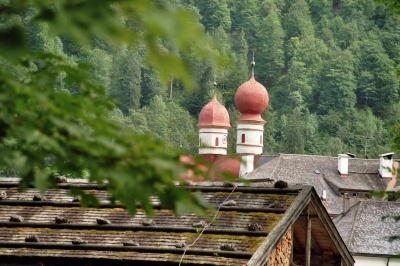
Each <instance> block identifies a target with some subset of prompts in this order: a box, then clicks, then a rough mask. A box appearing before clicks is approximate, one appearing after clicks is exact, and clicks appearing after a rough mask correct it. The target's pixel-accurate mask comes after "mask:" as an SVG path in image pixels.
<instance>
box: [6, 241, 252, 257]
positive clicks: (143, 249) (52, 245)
mask: <svg viewBox="0 0 400 266" xmlns="http://www.w3.org/2000/svg"><path fill="white" fill-rule="evenodd" d="M0 247H6V248H34V249H61V250H98V251H103V250H105V251H134V252H148V253H171V254H183V251H184V249H183V248H162V247H146V246H123V245H122V244H121V246H115V245H93V244H82V245H74V244H61V243H30V242H5V243H0ZM216 253H218V256H220V257H226V258H243V259H247V258H250V257H251V255H252V253H251V252H244V251H223V250H219V249H218V250H204V249H187V250H186V254H188V255H203V256H215V254H216ZM117 260H120V258H117Z"/></svg>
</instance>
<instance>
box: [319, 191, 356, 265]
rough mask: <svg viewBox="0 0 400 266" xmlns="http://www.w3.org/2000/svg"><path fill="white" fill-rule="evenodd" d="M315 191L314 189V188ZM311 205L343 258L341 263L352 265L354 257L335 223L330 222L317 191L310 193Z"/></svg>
mask: <svg viewBox="0 0 400 266" xmlns="http://www.w3.org/2000/svg"><path fill="white" fill-rule="evenodd" d="M314 192H315V190H314ZM311 205H312V206H313V208H314V210H315V211H316V212H317V214H318V216H320V219H321V222H322V224H323V225H324V226H325V228H326V230H327V232H328V234H329V236H330V238H331V239H332V242H333V243H334V244H335V246H336V248H337V249H338V251H339V253H340V255H341V256H342V259H343V264H344V265H346V266H352V265H354V262H355V261H354V258H353V256H352V255H351V253H350V251H349V249H348V248H347V246H346V244H345V243H344V241H343V239H342V237H341V236H340V234H339V232H338V230H337V229H336V227H335V225H334V224H333V222H332V219H331V217H330V216H329V214H328V213H327V212H326V209H325V207H324V205H323V204H322V202H321V200H320V199H319V196H318V195H317V193H312V195H311Z"/></svg>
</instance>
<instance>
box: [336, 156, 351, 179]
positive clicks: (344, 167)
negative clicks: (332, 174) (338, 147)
mask: <svg viewBox="0 0 400 266" xmlns="http://www.w3.org/2000/svg"><path fill="white" fill-rule="evenodd" d="M338 171H339V173H340V175H341V176H348V175H349V156H348V155H347V154H338Z"/></svg>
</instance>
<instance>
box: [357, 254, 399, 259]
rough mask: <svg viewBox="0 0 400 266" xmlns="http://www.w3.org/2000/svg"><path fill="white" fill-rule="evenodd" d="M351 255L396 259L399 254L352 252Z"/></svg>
mask: <svg viewBox="0 0 400 266" xmlns="http://www.w3.org/2000/svg"><path fill="white" fill-rule="evenodd" d="M352 254H353V256H359V257H376V258H391V259H398V258H399V256H400V255H399V254H398V253H396V254H375V253H352Z"/></svg>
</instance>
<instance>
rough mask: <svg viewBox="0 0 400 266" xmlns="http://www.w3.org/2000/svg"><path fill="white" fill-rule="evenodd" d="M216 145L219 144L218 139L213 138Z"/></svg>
mask: <svg viewBox="0 0 400 266" xmlns="http://www.w3.org/2000/svg"><path fill="white" fill-rule="evenodd" d="M218 145H219V139H218V138H215V146H218Z"/></svg>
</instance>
